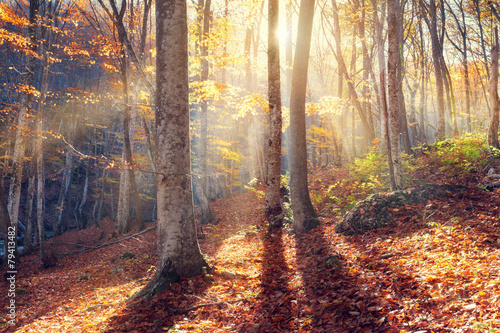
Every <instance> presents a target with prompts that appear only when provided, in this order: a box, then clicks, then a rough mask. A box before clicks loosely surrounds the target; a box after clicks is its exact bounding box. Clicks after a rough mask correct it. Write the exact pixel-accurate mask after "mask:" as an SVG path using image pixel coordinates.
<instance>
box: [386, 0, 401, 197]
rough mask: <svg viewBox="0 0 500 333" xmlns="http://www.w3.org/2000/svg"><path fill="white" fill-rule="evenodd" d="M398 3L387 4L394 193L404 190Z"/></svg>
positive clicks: (390, 0) (389, 2)
mask: <svg viewBox="0 0 500 333" xmlns="http://www.w3.org/2000/svg"><path fill="white" fill-rule="evenodd" d="M396 1H399V0H389V1H388V2H387V20H388V22H387V25H388V30H389V34H388V43H389V50H388V55H387V76H388V85H387V90H388V94H389V98H388V99H389V130H390V141H391V161H390V163H392V167H393V170H394V182H395V184H394V185H395V186H394V187H393V190H394V191H397V190H401V189H403V169H402V161H401V145H400V139H399V130H398V120H399V118H398V107H399V105H398V87H399V82H398V66H399V64H400V61H399V45H398V44H399V39H398V34H397V30H398V19H397V13H396V6H397V5H396Z"/></svg>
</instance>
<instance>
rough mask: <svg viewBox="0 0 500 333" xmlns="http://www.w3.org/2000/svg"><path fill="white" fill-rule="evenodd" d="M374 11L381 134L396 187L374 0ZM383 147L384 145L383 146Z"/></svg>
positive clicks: (382, 46) (377, 18)
mask: <svg viewBox="0 0 500 333" xmlns="http://www.w3.org/2000/svg"><path fill="white" fill-rule="evenodd" d="M372 6H373V8H374V11H373V22H374V29H375V40H376V43H377V58H378V67H379V80H380V108H381V115H380V118H381V120H382V121H381V122H380V123H381V132H382V136H383V140H384V142H383V143H385V145H386V148H387V160H388V164H389V179H390V180H391V187H392V188H395V187H396V180H395V178H394V168H393V165H392V154H391V141H390V136H389V111H388V109H387V95H386V88H385V86H386V82H385V77H386V75H385V68H386V66H385V55H384V44H385V43H384V38H383V36H382V27H383V22H380V20H379V17H378V10H377V8H378V4H377V1H376V0H372ZM385 12H386V5H385V3H382V12H381V14H380V17H381V18H383V19H385ZM381 147H382V145H381Z"/></svg>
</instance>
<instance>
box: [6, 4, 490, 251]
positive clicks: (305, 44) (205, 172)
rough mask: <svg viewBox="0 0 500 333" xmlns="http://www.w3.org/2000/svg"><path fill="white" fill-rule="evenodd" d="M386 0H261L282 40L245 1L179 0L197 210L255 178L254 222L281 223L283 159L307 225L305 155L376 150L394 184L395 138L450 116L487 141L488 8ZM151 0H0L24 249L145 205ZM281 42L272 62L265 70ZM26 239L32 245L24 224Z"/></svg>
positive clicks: (12, 203) (120, 223) (9, 164)
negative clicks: (280, 0)
mask: <svg viewBox="0 0 500 333" xmlns="http://www.w3.org/2000/svg"><path fill="white" fill-rule="evenodd" d="M394 1H395V0H394ZM394 1H393V0H391V2H390V3H388V2H385V1H376V0H370V1H366V0H365V1H361V0H359V1H358V0H353V1H347V2H346V1H335V0H332V1H323V2H317V1H301V2H300V7H299V2H298V1H286V2H285V4H286V8H285V9H286V24H285V22H283V26H282V27H278V23H277V19H276V15H273V13H276V12H277V10H276V11H273V9H277V3H276V1H274V0H273V1H270V2H268V4H269V6H270V11H269V13H270V15H269V16H268V17H269V22H268V23H269V25H268V29H270V31H276V30H280V33H279V36H280V37H281V38H282V39H283V40H282V41H279V40H278V38H277V35H276V34H275V33H274V32H271V33H270V34H269V36H268V40H267V42H266V40H265V38H262V37H263V36H264V35H265V33H266V29H264V26H265V25H264V24H265V23H266V22H265V20H266V19H267V18H268V17H267V16H266V15H264V9H263V8H264V2H263V1H261V0H255V1H253V0H252V1H248V0H231V1H228V0H227V1H216V2H214V1H210V0H195V1H191V2H188V3H187V11H188V16H187V25H188V30H189V36H190V38H189V39H188V44H187V45H188V51H187V52H188V66H189V68H188V74H189V75H188V84H189V98H190V99H189V106H190V114H189V116H190V118H189V126H190V140H191V145H192V147H193V149H191V153H190V154H191V155H190V156H189V157H190V159H191V163H192V164H191V165H192V166H193V175H192V178H191V183H192V185H193V187H194V191H193V199H194V203H195V207H196V208H200V209H199V213H198V210H195V212H196V215H195V217H196V218H197V220H198V221H210V220H211V217H212V214H211V212H210V201H212V200H214V199H216V198H218V197H223V196H227V195H233V194H235V193H238V192H241V191H244V190H245V189H246V188H248V187H252V186H255V185H256V184H263V183H268V184H269V188H268V193H267V195H266V208H265V209H266V211H267V215H268V218H269V220H270V224H271V225H279V224H280V223H281V222H280V219H281V217H282V211H281V206H280V205H279V201H280V198H279V193H278V190H279V182H280V176H281V174H284V173H285V172H286V171H290V173H291V184H290V185H291V188H292V191H291V192H292V208H293V211H294V214H295V223H296V224H295V226H294V228H296V229H297V230H305V229H308V228H309V227H310V226H312V225H314V224H315V222H316V220H315V212H314V207H313V206H312V204H311V199H310V198H309V194H308V191H307V177H308V175H307V172H308V170H311V169H312V168H324V167H338V166H341V165H342V164H343V163H345V162H346V161H351V160H354V159H355V158H357V157H360V156H362V155H363V154H365V153H366V152H368V151H377V152H378V153H381V154H385V153H387V154H388V161H390V163H389V167H390V172H389V173H390V174H391V175H392V177H391V178H392V179H391V186H392V188H394V189H398V188H401V187H402V186H404V182H403V179H402V176H401V174H402V170H401V157H400V156H401V155H400V154H401V147H399V146H398V144H399V145H401V143H402V144H403V148H404V149H405V152H406V153H411V150H410V148H411V146H412V145H413V146H415V145H417V146H418V145H420V144H422V143H426V142H432V141H434V140H441V139H445V138H446V136H447V135H449V134H452V135H456V134H457V133H459V132H460V131H463V130H467V131H483V132H485V133H486V132H487V131H489V134H490V138H494V136H495V134H496V132H497V129H495V128H494V127H491V126H493V125H491V126H490V127H491V128H490V129H487V128H486V124H487V122H486V120H490V121H491V120H493V123H492V124H494V123H495V118H491V117H490V111H494V110H496V106H495V105H496V102H495V101H496V99H495V97H494V96H495V92H496V89H494V88H495V87H496V85H495V83H494V82H493V81H494V79H495V76H494V75H493V74H494V73H495V61H494V59H493V58H492V55H494V53H490V48H491V47H492V46H494V43H492V41H494V38H493V37H494V34H493V31H494V29H493V25H492V24H493V22H492V21H494V20H497V21H498V12H497V7H498V5H497V4H495V3H493V2H484V1H479V0H473V1H471V2H465V1H462V0H446V1H436V0H421V1H414V2H405V1H397V2H394ZM393 2H394V3H393ZM393 4H394V6H395V7H394V13H395V15H396V20H395V21H394V20H393V18H392V17H393V16H392V15H393V12H392V10H393V8H392V5H393ZM389 5H391V8H390V10H391V13H390V14H391V15H390V18H391V19H390V20H389V19H388V15H387V11H388V10H389V8H388V6H389ZM154 6H155V3H154V2H152V0H147V1H144V2H136V1H131V0H120V1H116V0H113V1H105V0H97V1H88V2H85V4H81V3H79V4H78V6H77V4H76V3H72V2H70V3H68V2H62V1H60V0H51V1H43V2H40V1H38V0H37V1H35V0H33V1H29V2H25V3H22V2H15V1H12V2H11V1H4V2H2V4H0V10H1V11H2V20H1V21H0V55H1V56H0V66H1V68H2V76H0V135H1V140H0V150H1V154H0V156H2V158H1V169H2V174H3V178H2V185H3V188H4V194H5V197H6V198H7V199H6V201H7V202H6V203H7V204H8V207H9V208H8V209H9V210H10V216H9V221H8V223H11V222H12V223H15V222H16V221H17V220H20V221H23V222H27V226H28V233H33V234H35V242H34V243H35V244H33V245H34V246H37V243H40V244H43V240H44V238H45V237H44V236H43V233H44V232H45V231H48V230H50V229H52V228H54V229H55V231H58V232H63V231H64V230H67V229H71V228H85V227H86V226H88V225H89V224H91V223H95V224H98V223H99V221H100V220H101V219H102V218H103V217H105V216H109V217H110V218H112V219H114V220H115V222H116V224H117V227H118V230H119V232H120V233H124V232H127V230H129V229H130V228H134V227H136V226H135V225H132V224H130V223H131V222H132V221H133V220H132V217H134V216H135V217H137V220H138V222H139V223H138V225H137V227H139V228H142V227H143V226H144V224H143V222H141V221H144V220H146V219H150V218H151V219H154V218H155V217H156V211H157V210H159V209H161V207H160V206H159V201H156V192H157V190H156V189H155V186H156V185H155V184H156V176H157V175H158V174H159V173H162V171H160V170H158V169H157V166H156V165H155V159H156V156H155V155H156V154H157V152H156V149H157V148H158V145H159V142H155V139H154V137H153V135H152V134H151V133H154V132H155V131H157V125H158V124H157V123H156V122H155V119H154V116H153V113H154V112H153V111H154V110H155V109H156V107H157V105H156V104H155V102H154V98H153V95H154V91H155V89H156V88H157V87H156V86H155V84H154V83H152V82H151V79H152V78H153V77H154V76H155V75H156V73H157V71H158V69H157V68H156V67H155V61H156V57H157V56H158V55H159V50H158V49H155V47H154V31H152V29H153V27H154V26H155V25H156V21H155V20H156V18H155V16H154V15H152V11H153V10H154ZM36 8H38V9H36ZM315 10H316V11H317V12H318V13H317V15H316V18H317V19H314V11H315ZM31 12H33V13H34V12H37V13H38V15H31ZM319 14H321V15H319ZM490 14H492V15H490ZM30 20H31V21H30ZM297 20H299V24H297ZM424 22H425V23H424ZM296 34H297V43H296V44H292V43H291V36H295V35H296ZM285 35H286V36H285ZM294 38H295V37H294ZM281 42H282V44H283V45H284V46H285V50H286V52H285V56H284V57H283V58H284V59H283V60H285V61H283V62H282V64H281V67H278V66H280V65H279V55H278V52H279V51H278V49H279V43H281ZM446 43H448V44H449V46H450V47H447V45H448V44H446ZM311 45H312V46H311ZM293 48H295V53H296V55H295V63H294V64H292V55H293V52H292V51H293ZM310 49H312V52H309V50H310ZM306 51H307V52H306ZM387 51H389V52H388V53H387V54H386V52H387ZM455 59H458V60H459V61H454V60H455ZM266 67H267V69H268V76H266V75H265V72H264V69H265V68H266ZM281 70H283V73H281ZM394 73H396V74H394ZM490 74H491V75H490ZM394 75H396V76H394ZM282 77H284V78H285V79H286V80H281V78H282ZM292 77H293V79H292ZM490 79H491V80H493V81H491V80H490ZM280 81H283V84H281V82H280ZM292 81H293V84H292ZM292 86H293V88H292ZM281 89H283V90H281ZM290 93H291V95H290ZM396 93H397V96H396V95H395V94H396ZM280 95H282V96H284V97H283V99H282V100H283V107H282V106H281V105H280V103H281V96H280ZM289 95H290V97H289ZM266 96H267V97H266ZM396 97H397V100H396ZM405 98H406V99H407V100H405ZM406 105H407V106H408V114H406V111H405V110H406ZM288 106H289V108H288ZM280 114H281V124H280V120H279V119H280ZM491 115H492V116H495V112H492V113H491ZM280 136H282V137H281V138H280ZM379 138H382V140H378V139H379ZM410 138H411V140H409V139H410ZM379 144H380V147H379V148H380V149H376V147H375V146H376V145H379ZM492 145H493V146H495V143H494V142H492ZM281 147H283V150H282V151H280V149H281ZM183 163H185V161H184V162H183ZM281 163H282V165H280V164H281ZM134 178H135V180H134ZM253 180H255V181H253ZM252 181H253V182H252ZM134 183H135V186H134ZM257 186H258V185H257ZM134 187H135V188H134ZM25 193H26V195H25ZM35 198H36V199H35ZM140 204H142V205H143V207H141V205H140ZM141 211H143V214H141ZM35 212H36V214H35ZM146 214H147V215H148V216H147V217H146ZM141 215H144V216H142V217H141ZM35 216H36V220H37V227H36V228H35V225H34V224H33V222H34V220H35ZM11 220H12V221H11ZM310 223H311V225H310ZM2 228H3V227H2ZM30 228H31V229H32V231H30V230H29V229H30ZM46 229H47V230H46ZM25 242H26V243H25V247H26V249H28V248H30V247H31V244H30V243H31V237H27V238H26V239H25Z"/></svg>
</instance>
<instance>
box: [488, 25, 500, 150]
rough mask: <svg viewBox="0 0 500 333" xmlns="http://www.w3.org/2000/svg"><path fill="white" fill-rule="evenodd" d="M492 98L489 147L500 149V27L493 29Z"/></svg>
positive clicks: (490, 90) (490, 88)
mask: <svg viewBox="0 0 500 333" xmlns="http://www.w3.org/2000/svg"><path fill="white" fill-rule="evenodd" d="M489 92H490V98H491V120H490V126H489V129H488V145H489V146H490V147H494V148H497V149H498V148H500V147H499V143H498V118H499V111H500V101H499V98H498V26H495V28H494V29H493V36H492V45H491V74H490V86H489Z"/></svg>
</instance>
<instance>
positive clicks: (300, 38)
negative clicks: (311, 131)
mask: <svg viewBox="0 0 500 333" xmlns="http://www.w3.org/2000/svg"><path fill="white" fill-rule="evenodd" d="M314 4H315V1H314V0H301V2H300V11H299V25H298V29H297V43H296V48H295V57H294V64H293V72H292V90H291V96H290V192H291V202H292V210H293V228H294V229H295V230H296V231H304V230H308V229H311V228H314V227H315V226H317V224H318V220H317V219H316V212H315V211H314V207H313V205H312V203H311V198H310V196H309V188H308V183H307V145H306V119H305V106H306V89H307V69H308V64H309V51H310V48H311V32H312V25H313V17H314Z"/></svg>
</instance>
